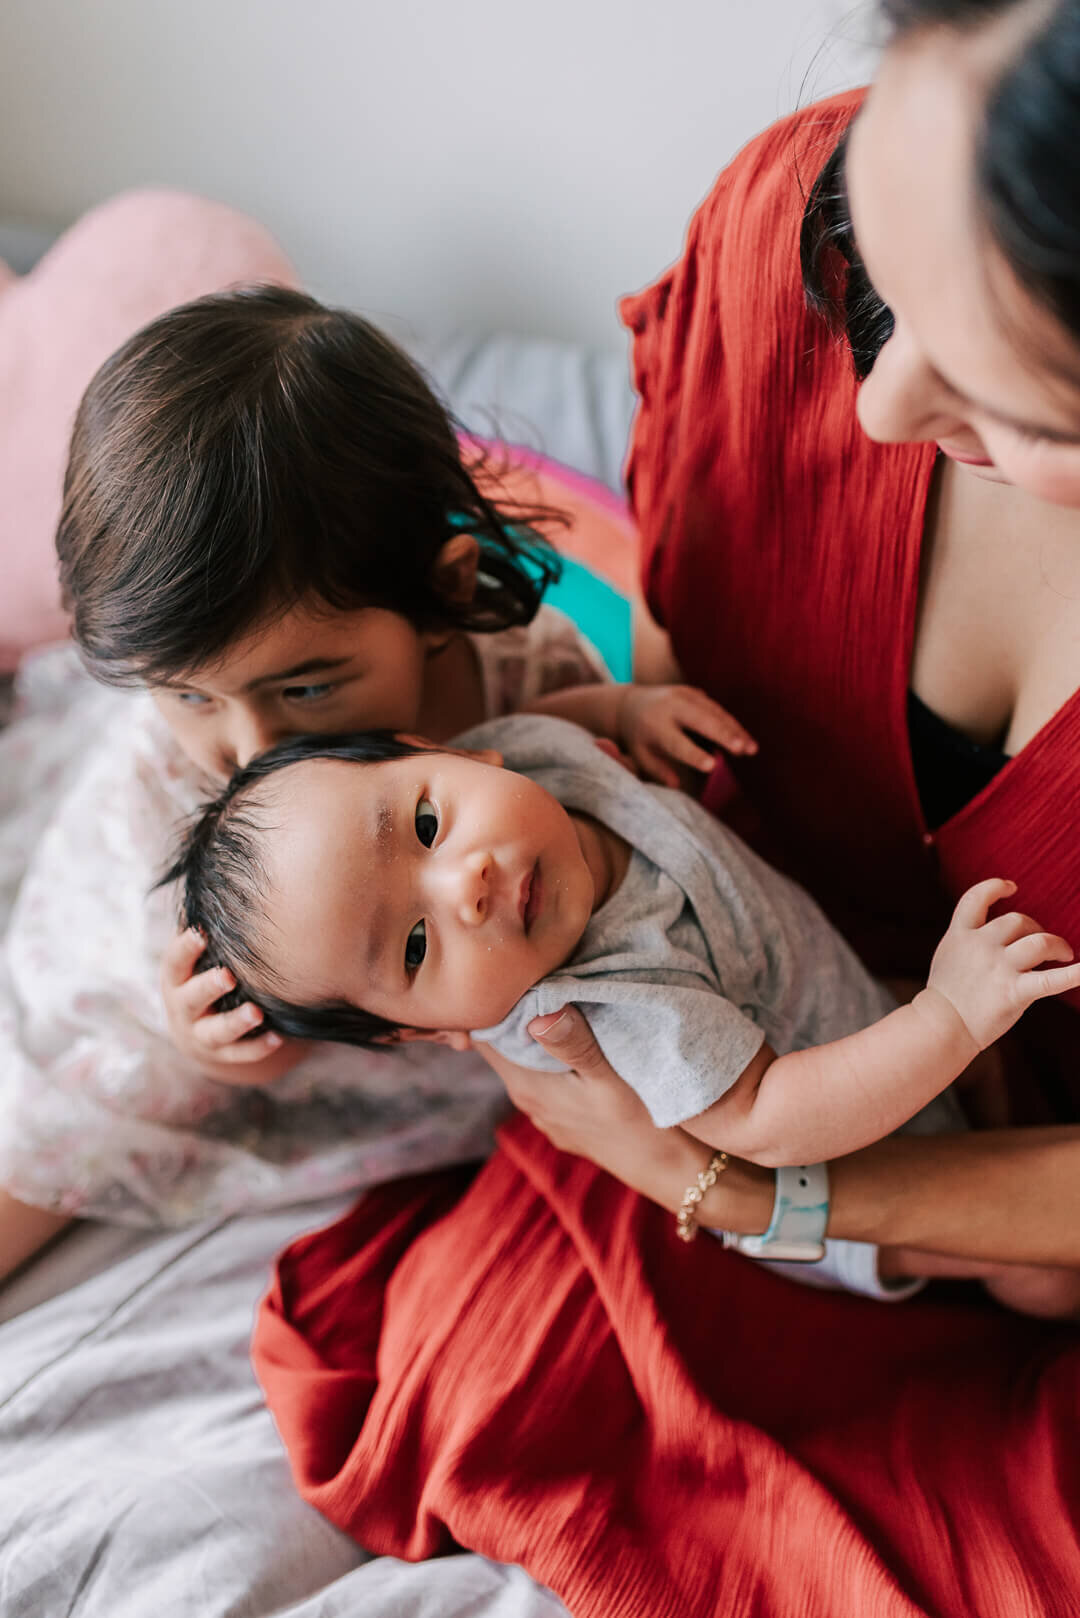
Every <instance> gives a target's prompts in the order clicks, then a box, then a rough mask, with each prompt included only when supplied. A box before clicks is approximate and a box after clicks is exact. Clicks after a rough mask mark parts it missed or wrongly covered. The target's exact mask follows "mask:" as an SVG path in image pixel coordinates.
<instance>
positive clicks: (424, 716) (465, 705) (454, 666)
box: [416, 630, 488, 742]
mask: <svg viewBox="0 0 1080 1618" xmlns="http://www.w3.org/2000/svg"><path fill="white" fill-rule="evenodd" d="M487 717H488V716H487V714H486V713H485V711H484V680H483V675H482V674H481V671H480V659H479V658H478V657H477V655H476V649H475V648H474V646H473V644H472V641H471V640H470V639H469V637H468V635H466V634H463V633H462V632H461V631H460V630H458V631H453V632H451V634H450V635H449V637H448V639H447V640H445V641H444V642H443V644H442V645H441V646H438V647H435V648H433V649H432V650H431V651H430V652H429V653H428V657H427V663H426V664H425V667H424V694H423V699H422V701H421V704H420V712H419V714H418V716H417V720H416V728H417V730H418V732H419V733H420V735H421V736H428V737H430V739H431V740H432V741H433V742H446V741H449V740H450V737H451V736H457V735H458V734H459V733H460V732H461V731H463V730H468V729H470V727H471V726H473V725H479V724H480V723H481V722H482V721H483V720H484V719H486V718H487Z"/></svg>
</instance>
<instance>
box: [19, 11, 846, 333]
mask: <svg viewBox="0 0 1080 1618" xmlns="http://www.w3.org/2000/svg"><path fill="white" fill-rule="evenodd" d="M871 29H872V23H871V22H870V21H869V20H868V18H867V16H866V11H865V9H859V8H857V9H856V12H855V13H854V14H852V13H850V12H849V8H848V6H847V5H846V4H844V3H843V0H534V3H532V4H528V5H526V4H523V3H522V0H0V215H5V214H6V215H15V216H17V217H20V218H22V219H24V220H27V221H29V222H31V223H38V222H40V223H54V222H55V223H63V222H66V221H68V220H70V219H71V218H73V217H74V216H75V215H76V214H77V213H78V212H79V211H80V210H82V209H83V208H86V207H87V206H89V205H90V204H92V203H94V202H96V201H98V200H100V199H101V198H103V197H105V196H107V195H109V194H110V193H111V192H113V191H115V190H118V189H121V188H123V187H126V186H131V185H138V184H144V183H147V182H165V183H168V184H172V185H178V186H185V187H190V188H193V189H196V190H200V191H203V192H205V193H208V194H210V195H212V196H215V197H219V198H221V199H223V200H226V201H230V202H233V203H235V204H238V205H239V206H241V207H244V208H247V209H248V210H250V211H251V212H253V213H255V214H257V215H258V216H259V217H260V218H262V219H263V220H264V221H265V222H266V223H267V224H269V225H270V226H271V228H272V229H273V230H274V231H275V232H276V233H277V235H278V236H279V238H280V239H281V241H282V242H283V243H284V244H285V246H286V247H287V249H288V250H289V251H290V252H291V254H292V255H293V257H294V259H295V260H296V262H297V263H298V265H299V267H300V269H301V271H302V273H303V274H304V276H305V277H306V279H307V280H308V282H309V283H310V284H311V285H312V287H313V289H314V290H315V291H317V292H319V293H320V294H321V295H323V296H326V297H329V298H332V299H340V300H341V301H344V302H350V303H353V304H355V305H357V306H359V307H362V308H364V309H365V311H366V312H367V313H369V314H371V315H372V316H373V317H374V318H376V319H378V320H382V321H384V322H385V323H388V324H389V325H391V327H392V328H393V329H395V330H397V331H398V332H399V333H401V332H403V331H404V330H407V329H408V328H409V327H410V326H411V328H412V329H413V330H415V331H420V332H441V331H446V330H450V329H454V328H458V327H474V328H476V327H478V328H484V329H487V328H493V327H497V328H513V329H518V330H522V331H527V332H531V333H545V334H549V335H553V336H561V337H573V338H580V339H585V340H587V341H590V342H592V343H597V344H605V345H614V344H617V343H618V342H619V341H620V338H619V333H618V329H617V326H616V323H615V317H614V300H615V297H616V296H617V294H618V293H620V292H622V291H625V290H630V289H632V288H634V287H637V286H639V285H641V284H643V283H644V282H645V281H647V280H649V279H651V278H652V277H653V276H654V275H655V274H656V273H657V272H658V271H659V270H660V269H661V268H662V266H663V265H664V264H665V263H667V262H668V261H670V260H671V259H672V258H674V257H675V256H676V255H677V253H678V249H679V244H680V241H681V238H682V234H683V230H684V228H685V224H686V221H687V218H688V216H689V214H690V212H691V210H692V208H693V206H694V204H695V203H696V201H697V200H698V199H699V198H700V197H701V196H702V195H703V193H704V192H705V191H706V190H707V188H708V186H709V183H710V180H711V179H712V176H713V175H714V174H715V172H716V171H717V169H718V168H720V167H721V166H722V165H723V164H724V162H725V161H726V160H727V159H728V158H729V157H730V156H731V155H732V153H733V152H734V151H735V150H736V149H737V148H738V147H739V146H740V145H741V144H742V143H743V141H745V140H746V139H747V138H748V137H749V136H750V135H751V134H752V133H753V132H754V131H755V130H756V129H758V128H760V127H762V126H763V125H764V124H766V123H768V122H770V121H771V120H772V119H773V118H774V117H775V116H777V115H778V114H779V113H781V112H784V111H786V110H788V109H789V108H790V107H792V106H794V105H796V104H797V103H798V102H799V101H806V100H809V99H813V97H814V96H816V95H819V94H824V93H826V92H828V91H829V90H832V89H836V88H839V87H841V86H843V85H846V84H850V83H854V82H856V81H857V80H858V79H859V78H860V77H862V76H863V74H864V73H865V69H866V63H867V59H868V58H867V55H866V51H865V49H864V48H863V47H864V45H865V40H866V38H867V36H868V34H869V33H870V31H871ZM807 70H809V75H808V78H807V82H806V84H805V85H804V84H803V82H802V81H803V76H804V74H805V73H807Z"/></svg>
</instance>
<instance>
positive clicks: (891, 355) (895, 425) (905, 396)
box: [856, 325, 967, 444]
mask: <svg viewBox="0 0 1080 1618" xmlns="http://www.w3.org/2000/svg"><path fill="white" fill-rule="evenodd" d="M856 410H857V413H858V417H859V425H860V426H861V427H862V430H863V432H864V433H865V434H866V435H867V437H868V438H872V439H874V440H875V441H876V442H877V443H879V444H912V443H922V442H925V441H928V440H932V439H937V438H946V437H948V436H949V434H950V433H955V431H956V429H957V427H958V426H966V425H967V424H966V422H965V421H964V419H963V417H962V416H961V415H959V414H958V412H957V407H956V398H955V395H954V394H953V393H952V391H951V389H950V388H949V387H948V386H947V385H946V384H945V383H944V382H943V381H942V380H941V378H940V377H939V376H938V374H937V372H936V371H935V370H934V368H933V366H932V365H930V364H929V363H928V361H927V359H926V357H925V355H924V354H923V353H922V350H921V349H919V348H918V347H917V346H916V344H915V343H914V342H913V341H912V339H911V338H910V336H909V335H908V334H907V332H906V331H905V330H904V328H903V327H902V326H900V325H897V327H896V328H895V330H894V331H893V334H892V336H891V337H890V338H889V340H888V342H887V343H885V344H884V346H883V347H882V349H881V352H880V353H879V354H878V357H877V359H876V360H875V361H874V368H873V370H872V371H871V372H870V375H869V376H868V377H867V378H866V381H865V382H864V383H863V384H862V386H861V387H860V389H859V397H858V401H857V404H856Z"/></svg>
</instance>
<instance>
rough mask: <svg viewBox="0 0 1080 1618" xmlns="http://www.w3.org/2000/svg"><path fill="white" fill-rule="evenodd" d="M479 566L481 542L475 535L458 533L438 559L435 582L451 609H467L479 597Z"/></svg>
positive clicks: (447, 542)
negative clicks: (477, 578) (477, 583)
mask: <svg viewBox="0 0 1080 1618" xmlns="http://www.w3.org/2000/svg"><path fill="white" fill-rule="evenodd" d="M479 566H480V544H479V541H478V540H477V539H475V538H474V536H473V535H472V534H455V535H454V537H453V539H448V540H447V541H446V544H445V545H444V546H443V548H442V550H441V551H440V552H439V554H438V556H437V557H436V558H435V565H434V567H433V568H432V582H433V584H434V585H435V588H436V590H438V592H439V594H440V595H441V596H442V597H444V599H445V600H446V601H447V602H448V603H449V604H450V605H451V606H454V607H467V606H468V605H469V603H470V601H471V600H472V599H473V597H474V596H475V594H476V575H477V571H478V569H479Z"/></svg>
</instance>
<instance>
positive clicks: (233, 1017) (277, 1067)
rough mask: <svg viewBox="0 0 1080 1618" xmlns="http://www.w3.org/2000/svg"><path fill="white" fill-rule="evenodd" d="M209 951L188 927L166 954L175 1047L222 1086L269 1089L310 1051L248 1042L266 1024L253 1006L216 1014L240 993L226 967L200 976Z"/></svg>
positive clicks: (295, 1044)
mask: <svg viewBox="0 0 1080 1618" xmlns="http://www.w3.org/2000/svg"><path fill="white" fill-rule="evenodd" d="M205 948H206V940H205V938H203V936H202V934H201V933H198V932H196V931H195V929H194V928H193V927H189V928H188V929H187V931H186V932H183V933H180V934H178V936H177V937H176V938H174V939H173V941H172V943H171V944H170V945H169V947H168V949H167V950H166V951H165V958H164V960H163V962H162V966H161V994H162V999H163V1000H164V1001H165V1015H166V1017H167V1019H168V1023H169V1033H170V1034H171V1036H172V1041H173V1044H174V1045H175V1046H176V1048H177V1050H178V1051H180V1052H181V1054H182V1055H184V1056H187V1057H190V1059H191V1060H192V1061H194V1062H197V1063H198V1064H199V1066H200V1067H201V1068H202V1069H203V1071H204V1072H205V1073H209V1074H210V1075H211V1077H212V1078H215V1079H219V1080H220V1081H221V1082H222V1083H223V1084H269V1083H270V1081H271V1080H272V1079H277V1078H280V1076H281V1075H282V1073H285V1072H286V1071H287V1070H288V1069H289V1068H291V1067H293V1066H294V1065H295V1063H297V1062H298V1061H299V1060H300V1058H301V1056H303V1054H304V1051H305V1050H306V1048H307V1047H306V1046H305V1045H304V1043H303V1041H301V1040H296V1039H283V1038H282V1037H281V1035H280V1034H275V1033H272V1032H268V1033H264V1034H259V1035H258V1036H257V1037H256V1038H252V1039H245V1038H244V1037H243V1036H244V1035H245V1034H247V1033H249V1032H250V1030H251V1029H252V1028H257V1027H258V1025H259V1023H261V1022H262V1020H263V1014H262V1012H261V1011H260V1010H259V1008H258V1006H253V1005H251V1004H250V1002H247V1003H245V1004H244V1005H241V1006H237V1007H235V1008H234V1009H233V1010H232V1011H212V1010H211V1009H210V1008H211V1007H212V1006H213V1005H214V1004H215V1003H216V1002H217V1001H218V1000H220V999H221V997H222V995H225V994H229V993H230V992H231V991H232V990H233V989H235V988H236V979H235V978H234V977H233V975H232V973H231V972H230V971H229V970H228V968H227V967H221V966H218V967H211V968H210V970H209V971H207V972H196V970H195V966H196V963H197V961H198V959H199V956H200V955H201V954H202V953H203V950H204V949H205Z"/></svg>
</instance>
